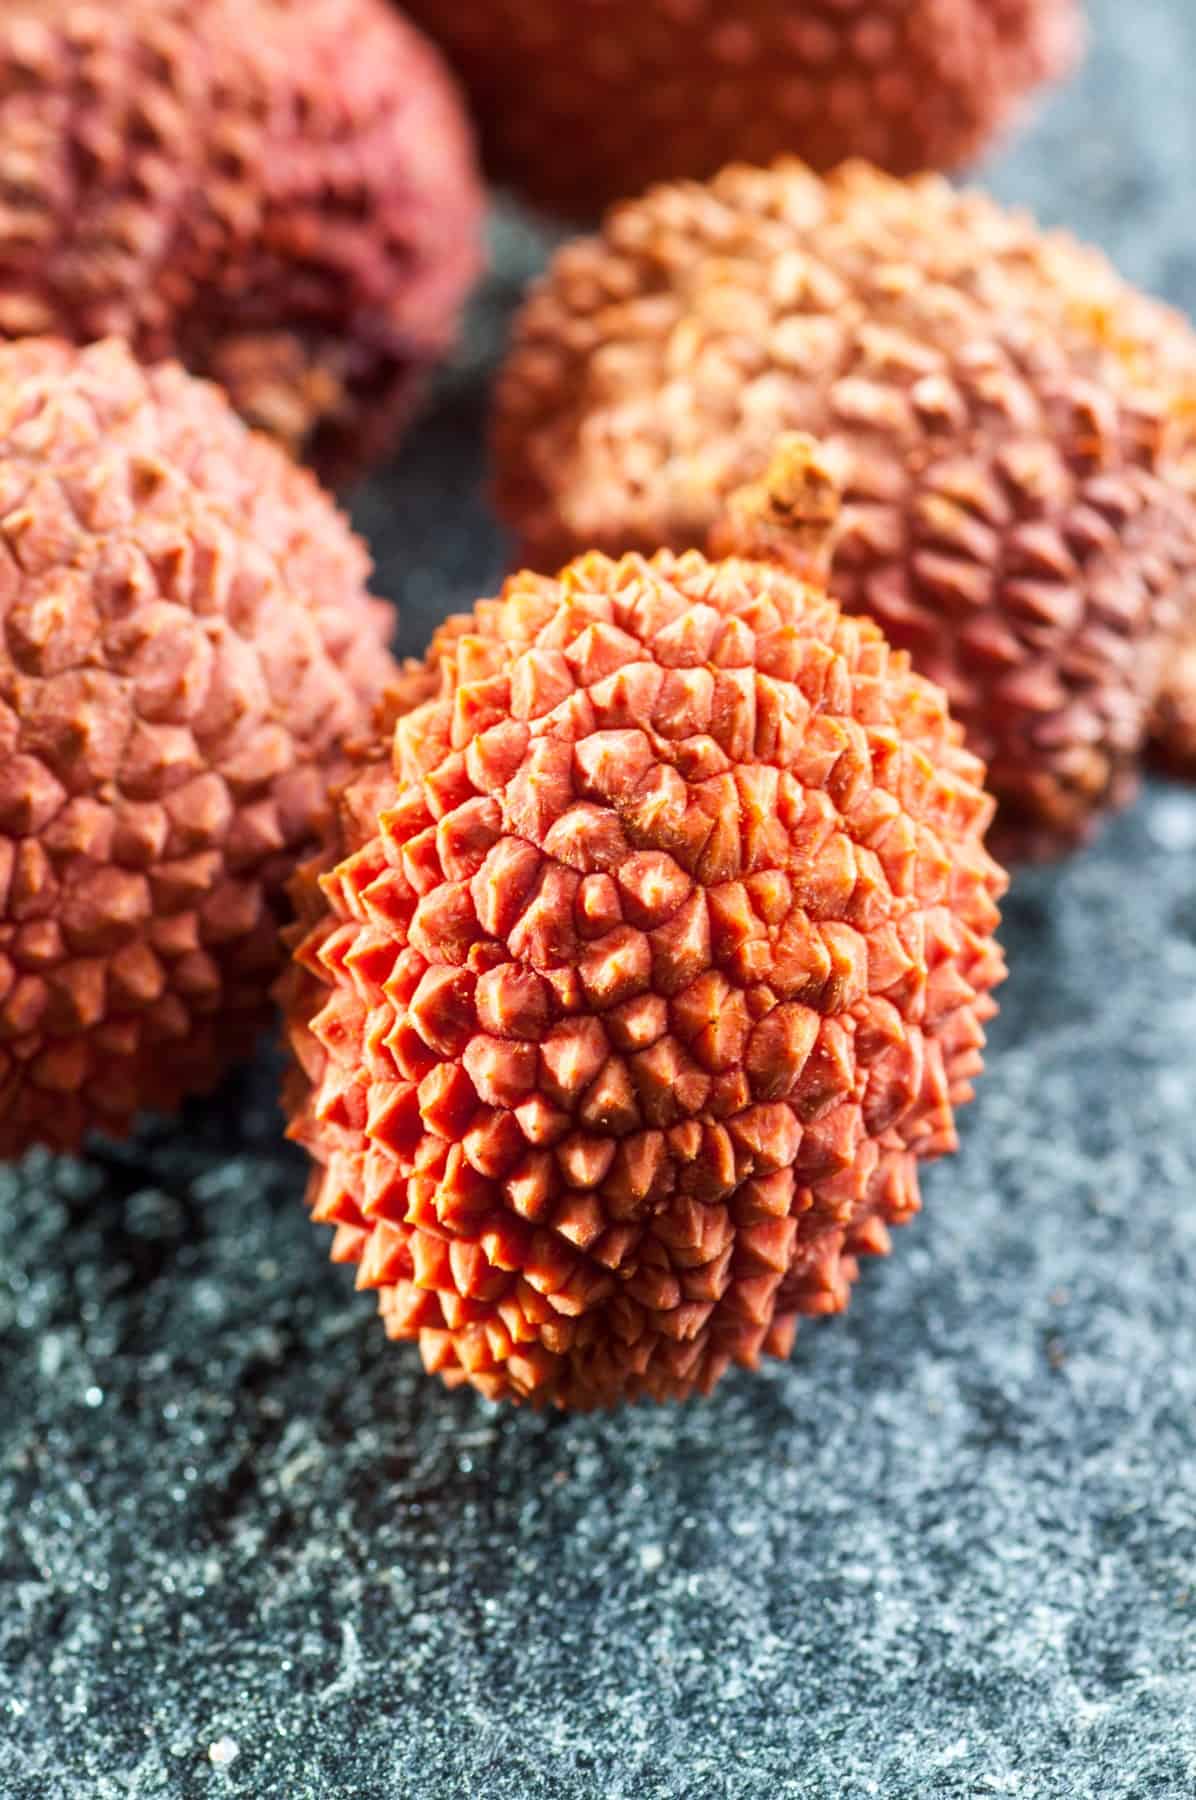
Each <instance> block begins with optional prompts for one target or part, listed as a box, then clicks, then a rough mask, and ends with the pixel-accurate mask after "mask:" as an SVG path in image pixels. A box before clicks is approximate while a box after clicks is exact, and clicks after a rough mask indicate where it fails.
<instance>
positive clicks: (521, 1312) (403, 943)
mask: <svg viewBox="0 0 1196 1800" xmlns="http://www.w3.org/2000/svg"><path fill="white" fill-rule="evenodd" d="M426 671H427V683H428V686H429V687H431V688H432V689H433V690H434V691H432V693H431V697H429V698H425V699H423V700H422V703H420V704H414V703H415V702H418V701H419V699H420V695H419V692H418V690H417V688H415V687H414V686H411V685H409V686H408V688H407V690H406V694H405V696H404V703H405V704H409V705H411V707H412V709H411V710H409V711H407V712H406V713H405V714H404V715H403V716H402V717H400V718H399V719H398V721H397V723H396V725H395V727H394V731H393V741H392V743H390V744H389V745H388V746H387V747H386V748H385V749H384V750H383V751H381V752H380V754H379V756H378V757H377V759H376V760H374V761H373V762H372V763H369V764H367V765H366V766H364V767H363V768H362V770H361V772H360V773H359V774H358V775H357V777H356V778H355V780H354V781H353V782H352V783H350V784H349V785H348V786H347V787H346V789H345V790H344V793H343V796H342V799H341V803H340V807H339V812H338V818H337V829H336V832H335V835H334V840H333V841H332V843H331V844H330V845H329V846H328V847H326V850H325V853H324V854H323V855H322V856H321V857H320V858H318V859H316V860H315V861H314V862H312V863H311V864H308V865H305V867H304V868H303V869H302V870H301V871H300V874H299V875H298V876H297V877H296V881H295V883H294V894H295V899H296V905H297V910H298V914H299V924H298V925H297V926H296V928H295V931H296V937H297V948H296V962H295V966H294V968H293V969H292V970H291V971H290V972H289V973H288V975H287V976H286V977H284V982H283V1002H284V1010H285V1014H286V1018H287V1024H288V1034H289V1038H290V1043H291V1046H292V1049H293V1052H294V1066H293V1071H292V1074H291V1076H290V1078H289V1084H288V1092H287V1109H288V1112H289V1115H290V1118H291V1126H290V1131H291V1135H292V1136H293V1137H295V1138H296V1139H298V1140H299V1142H301V1143H302V1144H304V1145H306V1146H307V1148H308V1150H309V1151H310V1152H311V1154H312V1156H313V1157H314V1159H315V1163H316V1168H315V1172H314V1174H313V1177H312V1183H311V1189H310V1196H309V1199H310V1206H311V1210H312V1214H313V1216H314V1218H315V1219H317V1220H318V1221H320V1222H321V1223H325V1224H330V1225H334V1226H335V1228H336V1233H335V1237H334V1240H333V1245H334V1247H333V1255H334V1257H335V1258H336V1259H337V1260H339V1261H343V1262H351V1263H354V1264H356V1266H357V1279H358V1285H359V1286H360V1287H363V1288H370V1289H374V1290H376V1292H377V1293H378V1295H379V1301H380V1307H381V1313H382V1319H383V1322H384V1324H385V1327H386V1330H387V1331H388V1333H389V1334H390V1335H391V1336H392V1337H394V1338H399V1339H412V1340H415V1341H417V1342H418V1344H419V1348H420V1351H421V1353H422V1356H423V1360H424V1362H425V1364H426V1366H427V1368H428V1369H429V1370H430V1371H434V1372H437V1373H439V1374H441V1375H442V1376H443V1377H444V1379H445V1380H446V1381H447V1382H448V1383H449V1384H450V1385H457V1384H460V1383H464V1382H468V1383H471V1384H472V1385H473V1387H474V1388H476V1389H477V1390H478V1391H479V1392H480V1393H482V1394H484V1395H486V1396H488V1397H490V1398H492V1399H509V1400H515V1401H524V1400H527V1401H530V1402H532V1403H533V1404H536V1405H542V1404H545V1403H548V1404H553V1405H556V1406H559V1407H591V1406H605V1405H610V1404H613V1403H615V1402H618V1401H622V1400H632V1399H637V1398H640V1397H649V1398H652V1399H657V1400H665V1399H674V1398H681V1397H683V1396H685V1395H688V1394H691V1393H695V1392H699V1391H701V1392H706V1391H708V1390H709V1389H710V1388H711V1387H712V1386H713V1385H714V1383H715V1382H716V1381H717V1380H718V1379H719V1377H720V1376H721V1375H722V1374H723V1372H724V1371H725V1370H726V1369H727V1368H729V1367H730V1366H731V1365H732V1364H741V1365H745V1366H749V1367H751V1366H755V1364H756V1363H757V1361H758V1359H759V1358H760V1356H761V1355H763V1354H769V1355H777V1356H783V1355H785V1354H787V1352H788V1350H789V1347H790V1344H791V1342H792V1339H793V1334H794V1329H795V1326H796V1323H797V1320H798V1317H799V1315H801V1314H803V1313H830V1312H835V1311H838V1310H839V1309H840V1308H842V1307H843V1306H844V1305H846V1303H847V1298H848V1293H849V1289H850V1286H851V1283H852V1281H853V1280H854V1279H855V1276H856V1272H857V1262H858V1259H859V1257H860V1256H861V1255H863V1254H874V1253H879V1252H883V1251H885V1250H886V1249H887V1247H888V1244H889V1227H890V1226H892V1225H895V1224H901V1223H904V1222H905V1221H906V1220H908V1219H909V1218H910V1217H911V1215H912V1214H913V1213H914V1212H916V1211H917V1209H918V1206H919V1192H918V1167H919V1164H920V1163H921V1162H923V1161H925V1160H928V1159H930V1158H932V1157H936V1156H939V1155H941V1154H942V1153H943V1152H946V1151H950V1150H952V1149H954V1147H955V1142H956V1139H955V1124H954V1115H955V1110H956V1108H957V1107H959V1106H961V1105H962V1104H963V1103H964V1102H965V1101H967V1100H968V1099H969V1097H970V1096H971V1092H972V1085H971V1084H972V1079H973V1077H974V1076H975V1074H976V1073H977V1071H978V1070H979V1068H980V1066H981V1058H980V1049H981V1045H982V1043H983V1036H984V1034H983V1026H984V1022H985V1021H986V1020H987V1019H988V1018H989V1017H990V1016H991V1014H992V1013H993V1012H994V1011H995V1005H994V1002H993V999H992V989H993V988H994V987H995V986H996V984H997V983H998V982H999V980H1000V979H1001V977H1002V973H1003V969H1002V959H1001V953H1000V950H999V948H998V946H997V944H996V941H995V939H994V936H993V932H994V928H995V927H996V924H997V919H998V914H997V905H996V902H997V900H998V897H999V896H1000V894H1001V892H1002V891H1003V886H1004V877H1003V876H1002V874H1001V871H1000V870H999V869H998V867H997V865H996V864H995V863H994V862H993V861H992V859H991V858H990V856H989V855H988V853H987V851H986V849H985V847H984V841H983V840H984V832H985V828H986V827H987V825H988V823H989V819H990V817H991V813H992V802H991V801H990V799H989V798H988V796H987V795H986V793H985V792H984V789H983V786H982V780H983V771H982V769H981V766H980V764H979V762H978V761H977V759H976V758H975V757H974V756H973V755H972V754H971V753H970V752H969V751H968V750H966V749H965V748H964V746H963V743H962V733H961V731H960V729H959V727H958V726H957V725H956V724H954V723H953V722H952V720H951V717H950V715H949V712H948V709H947V704H946V701H945V699H944V696H943V694H942V693H941V692H940V691H939V689H937V688H936V687H935V686H933V684H931V683H929V682H927V681H925V680H924V679H922V678H921V677H920V676H918V675H915V674H913V673H912V672H911V670H910V666H909V663H908V659H907V658H906V657H905V656H904V655H903V654H902V653H900V652H891V651H890V650H889V648H888V646H887V645H886V644H885V641H884V639H883V637H882V635H881V633H880V631H879V630H878V628H877V627H876V626H875V625H873V624H872V623H871V622H870V621H868V620H860V619H851V618H848V617H847V616H845V615H844V614H842V613H841V612H840V610H839V608H838V606H837V605H836V604H835V602H834V601H832V600H830V599H829V598H827V596H826V595H825V593H824V592H822V591H820V590H819V589H818V588H817V587H815V586H812V585H808V584H806V583H804V582H803V581H802V580H801V579H799V578H798V577H797V576H796V575H795V574H793V573H791V572H789V571H787V570H785V569H782V568H780V567H778V566H769V565H765V564H757V563H753V562H748V561H742V560H737V559H730V560H726V561H722V562H710V561H707V560H706V559H705V558H704V557H703V556H702V555H700V554H698V553H697V552H690V553H687V554H685V555H681V556H675V555H673V554H672V553H670V552H667V551H665V552H662V553H661V554H659V555H657V556H654V557H652V558H651V559H645V558H643V557H641V556H639V555H634V554H633V555H629V556H627V557H625V558H623V559H622V560H620V561H618V562H614V561H611V560H609V559H608V558H606V557H605V556H602V555H600V554H597V553H595V554H591V555H587V556H583V557H581V558H580V559H579V560H577V561H575V562H573V563H572V564H570V565H569V567H568V568H566V569H565V570H564V571H563V572H562V573H561V574H560V575H559V576H557V577H555V578H543V577H540V576H536V575H531V574H520V575H516V576H514V577H513V578H512V579H511V580H510V581H509V582H508V583H507V585H506V587H505V588H504V590H503V592H502V594H501V595H500V596H499V598H498V599H494V600H484V601H481V602H479V604H478V605H477V606H476V608H475V609H474V611H473V613H472V614H471V615H467V616H465V617H462V618H459V619H455V620H453V621H450V623H449V625H448V626H447V627H446V628H445V629H444V630H442V631H441V632H440V633H439V634H438V635H437V637H436V639H435V640H434V642H433V645H432V648H431V651H430V653H429V657H428V662H427V665H426ZM425 691H426V690H425Z"/></svg>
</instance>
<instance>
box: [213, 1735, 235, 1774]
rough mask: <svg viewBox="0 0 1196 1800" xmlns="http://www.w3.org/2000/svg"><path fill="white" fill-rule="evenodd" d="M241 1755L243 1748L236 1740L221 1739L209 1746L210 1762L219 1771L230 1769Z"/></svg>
mask: <svg viewBox="0 0 1196 1800" xmlns="http://www.w3.org/2000/svg"><path fill="white" fill-rule="evenodd" d="M240 1754H241V1746H240V1744H238V1743H237V1741H236V1739H235V1738H230V1737H220V1738H217V1739H216V1742H215V1743H214V1744H209V1745H208V1761H209V1762H210V1763H213V1764H214V1765H215V1767H216V1768H218V1769H227V1768H230V1767H231V1766H232V1764H233V1763H235V1762H236V1760H237V1758H238V1756H240Z"/></svg>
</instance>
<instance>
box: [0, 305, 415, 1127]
mask: <svg viewBox="0 0 1196 1800" xmlns="http://www.w3.org/2000/svg"><path fill="white" fill-rule="evenodd" d="M368 574H369V560H368V557H367V556H366V553H365V550H364V547H363V546H362V545H361V544H360V543H359V542H358V540H357V539H356V538H355V537H354V536H353V534H352V532H351V531H350V530H349V528H348V526H347V525H346V524H345V523H344V521H343V520H342V519H341V517H340V516H339V514H338V513H337V512H336V510H335V509H334V507H333V506H332V505H331V503H330V502H329V501H328V500H327V499H326V498H325V496H324V495H323V494H322V493H321V491H320V490H319V488H318V487H317V486H316V483H315V481H314V480H313V479H312V477H311V476H310V475H309V474H308V473H307V472H306V471H305V470H302V469H299V468H298V467H296V465H295V464H294V463H292V462H291V460H290V458H289V457H287V456H286V455H285V453H284V452H283V451H281V450H280V449H278V448H277V446H276V445H274V444H272V443H270V442H269V441H268V440H267V439H265V438H263V437H260V436H258V435H256V434H255V433H253V432H250V431H248V430H247V429H246V427H245V426H244V425H243V424H242V423H241V421H240V420H239V419H238V418H237V417H236V415H235V414H234V413H233V412H232V411H231V410H230V408H229V406H228V404H227V402H226V401H225V399H224V397H223V396H222V395H221V394H220V393H219V392H218V390H217V389H216V388H214V387H211V386H210V385H208V384H207V383H204V382H200V381H196V380H195V379H194V378H193V377H191V376H190V375H187V374H185V373H184V372H183V370H182V369H181V368H179V367H178V366H177V365H163V366H161V367H160V368H157V369H155V370H153V371H152V372H147V371H145V370H144V369H142V368H141V367H140V366H139V365H138V364H137V363H136V362H135V361H134V360H133V358H132V357H131V356H130V354H129V352H128V350H127V349H126V348H125V347H124V346H123V345H121V344H119V343H117V342H115V341H111V342H105V343H101V344H97V345H94V346H92V347H91V348H89V349H87V350H83V351H77V350H75V349H72V348H70V347H69V346H67V345H64V344H62V343H58V342H52V341H49V340H29V341H26V342H20V343H9V344H0V1155H3V1156H14V1155H19V1154H20V1153H21V1152H22V1151H23V1150H25V1149H26V1148H28V1147H29V1146H30V1145H32V1144H35V1143H45V1144H49V1145H51V1146H52V1147H53V1148H55V1149H60V1150H69V1149H75V1148H76V1147H77V1146H78V1145H79V1144H80V1142H81V1141H82V1139H83V1137H84V1136H85V1134H86V1133H87V1131H88V1130H90V1129H93V1128H94V1129H98V1130H100V1131H104V1132H107V1133H109V1134H112V1135H119V1134H121V1133H122V1132H124V1131H126V1130H127V1129H128V1127H129V1126H130V1124H131V1123H132V1121H133V1119H134V1117H135V1115H136V1114H137V1113H138V1112H140V1111H141V1110H143V1109H150V1110H154V1111H165V1110H169V1109H170V1108H172V1107H174V1106H175V1105H176V1104H177V1103H178V1102H179V1101H180V1100H181V1099H182V1098H183V1096H184V1095H186V1094H189V1093H192V1092H195V1091H197V1090H200V1089H202V1088H205V1087H209V1086H211V1085H212V1084H213V1083H214V1082H215V1081H216V1080H217V1079H218V1077H219V1076H220V1074H221V1073H222V1071H223V1070H224V1069H225V1068H226V1067H227V1066H228V1065H229V1064H230V1063H231V1062H232V1061H233V1060H234V1059H236V1058H238V1057H240V1056H243V1055H244V1054H246V1053H247V1052H248V1051H249V1050H250V1049H251V1048H252V1046H253V1043H254V1041H255V1039H256V1038H257V1035H258V1033H259V1031H260V1030H261V1028H262V1026H263V1024H264V1023H265V1021H266V1019H267V1018H268V1016H269V992H270V986H271V983H272V981H273V979H274V977H275V975H276V973H277V970H278V966H279V961H280V943H279V935H278V933H279V924H280V923H281V920H282V916H283V913H284V907H285V893H284V887H285V883H286V880H287V878H288V876H289V875H290V873H291V872H292V870H293V868H294V866H295V863H296V861H297V860H298V859H299V857H300V855H301V854H302V853H303V852H304V851H309V850H310V849H311V847H312V846H313V845H314V844H315V843H317V842H318V841H319V837H320V832H321V828H322V826H323V825H324V823H325V820H326V815H327V813H328V788H329V785H330V784H331V783H332V782H333V781H334V780H335V779H337V775H338V771H339V773H340V778H341V779H343V777H344V772H345V768H346V766H347V765H346V763H345V755H344V751H345V746H346V744H347V743H348V741H349V740H350V739H356V738H359V737H361V736H363V735H365V734H367V733H368V731H369V730H370V729H371V719H372V708H373V704H374V702H375V700H376V698H377V697H378V695H379V693H380V690H381V689H382V688H383V687H384V686H385V684H386V682H387V681H388V679H389V678H390V675H391V671H392V668H393V665H392V663H391V661H390V657H389V654H388V651H387V648H386V640H387V636H388V633H389V627H390V623H391V614H390V609H389V608H388V607H386V606H384V605H382V603H381V602H379V601H376V600H373V599H371V597H370V595H369V593H368V590H367V579H368Z"/></svg>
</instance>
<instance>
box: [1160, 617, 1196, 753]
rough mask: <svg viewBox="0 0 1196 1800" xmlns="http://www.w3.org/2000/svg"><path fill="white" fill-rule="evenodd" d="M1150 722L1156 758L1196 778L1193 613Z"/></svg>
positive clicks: (1171, 659) (1195, 625)
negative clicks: (1151, 723)
mask: <svg viewBox="0 0 1196 1800" xmlns="http://www.w3.org/2000/svg"><path fill="white" fill-rule="evenodd" d="M1153 724H1154V751H1155V761H1156V762H1157V763H1158V764H1159V765H1160V766H1161V767H1162V768H1163V769H1165V770H1167V772H1168V773H1169V774H1172V775H1181V776H1183V777H1185V778H1186V779H1187V780H1189V781H1196V617H1194V618H1192V619H1191V620H1190V621H1189V624H1188V627H1187V629H1186V631H1184V632H1183V633H1182V634H1181V636H1180V639H1179V642H1178V644H1177V646H1176V648H1175V650H1174V651H1173V653H1172V655H1171V656H1170V657H1169V659H1168V663H1167V668H1166V671H1165V673H1164V677H1163V687H1162V692H1161V693H1160V695H1159V698H1158V702H1157V704H1156V707H1155V714H1154V721H1153Z"/></svg>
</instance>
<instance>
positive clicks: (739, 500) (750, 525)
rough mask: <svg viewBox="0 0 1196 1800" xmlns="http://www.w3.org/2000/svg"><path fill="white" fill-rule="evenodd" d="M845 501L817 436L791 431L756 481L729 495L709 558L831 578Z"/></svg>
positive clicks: (710, 540) (806, 577)
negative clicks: (772, 565) (734, 559)
mask: <svg viewBox="0 0 1196 1800" xmlns="http://www.w3.org/2000/svg"><path fill="white" fill-rule="evenodd" d="M841 498H842V494H841V489H840V485H839V479H838V476H837V475H836V473H835V470H834V467H833V465H832V463H831V460H830V458H829V456H828V454H827V452H826V450H825V449H824V447H823V446H822V444H821V443H819V441H818V439H817V438H814V437H811V436H810V435H809V434H808V433H807V432H796V431H794V432H787V433H786V434H785V436H784V437H782V438H780V439H779V440H778V442H777V446H776V448H775V450H774V451H773V453H772V458H771V460H770V462H769V464H768V467H767V469H766V470H765V471H764V474H763V476H762V477H761V478H760V480H758V481H753V482H749V483H748V484H747V485H746V486H744V487H740V488H736V489H735V491H734V492H733V493H732V494H730V495H729V496H728V498H727V500H726V502H725V504H724V506H723V510H722V512H721V513H720V515H719V517H718V518H717V519H716V520H715V521H714V524H713V525H712V526H711V528H710V533H709V537H708V539H707V548H708V552H709V554H710V555H711V556H712V557H714V558H720V557H725V556H742V557H747V558H749V559H750V560H752V561H754V562H771V563H777V564H779V565H780V566H781V567H782V568H786V569H789V570H790V571H791V572H792V573H793V574H795V575H799V576H800V577H801V578H802V579H803V580H805V581H819V582H823V583H825V582H826V580H827V579H828V577H829V575H830V569H831V559H832V557H833V555H834V549H835V534H836V528H837V526H838V522H839V508H840V501H841Z"/></svg>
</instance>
